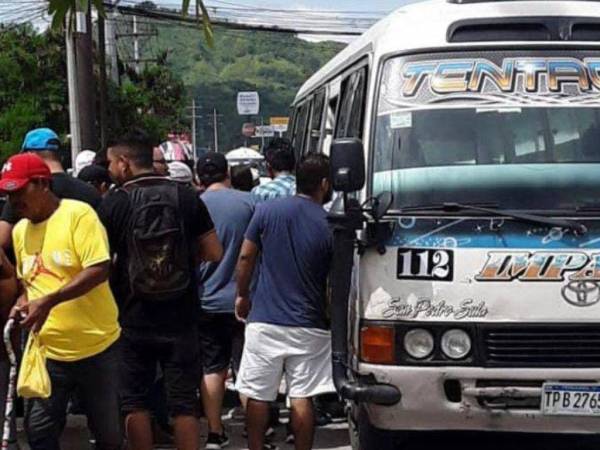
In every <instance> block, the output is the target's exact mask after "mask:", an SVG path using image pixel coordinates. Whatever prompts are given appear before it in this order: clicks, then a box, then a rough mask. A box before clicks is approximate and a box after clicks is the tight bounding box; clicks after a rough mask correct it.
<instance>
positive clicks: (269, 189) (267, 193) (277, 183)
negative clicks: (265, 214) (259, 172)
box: [252, 173, 296, 203]
mask: <svg viewBox="0 0 600 450" xmlns="http://www.w3.org/2000/svg"><path fill="white" fill-rule="evenodd" d="M293 195H296V177H294V176H293V175H290V174H289V173H286V174H283V175H279V176H278V177H276V178H275V179H273V180H271V181H269V182H268V183H266V184H263V185H260V186H256V187H255V188H254V189H252V197H253V199H254V201H255V202H256V203H260V202H266V201H268V200H274V199H276V198H281V197H291V196H293Z"/></svg>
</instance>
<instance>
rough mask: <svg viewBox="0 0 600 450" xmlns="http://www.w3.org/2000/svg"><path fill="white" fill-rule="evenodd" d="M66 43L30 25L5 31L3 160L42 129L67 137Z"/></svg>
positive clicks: (0, 92)
mask: <svg viewBox="0 0 600 450" xmlns="http://www.w3.org/2000/svg"><path fill="white" fill-rule="evenodd" d="M64 61H65V49H64V40H63V39H62V37H61V36H60V35H59V34H57V33H55V32H50V33H47V34H45V35H41V34H38V33H37V32H36V31H35V30H34V29H33V27H31V26H30V25H23V26H19V27H16V28H15V27H11V29H8V28H4V27H2V26H0V158H4V157H6V156H7V155H9V154H12V153H15V152H16V151H18V150H19V149H20V147H21V142H22V140H23V136H24V135H25V133H26V132H27V131H28V130H30V129H31V128H34V127H37V126H49V127H52V128H55V129H57V130H60V131H64V130H65V129H66V126H67V125H68V123H69V119H68V110H67V107H66V105H67V102H66V98H67V87H66V83H65V81H64V80H66V69H65V67H64Z"/></svg>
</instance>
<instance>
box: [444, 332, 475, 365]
mask: <svg viewBox="0 0 600 450" xmlns="http://www.w3.org/2000/svg"><path fill="white" fill-rule="evenodd" d="M441 344H442V345H441V346H442V351H443V352H444V354H445V355H446V356H447V357H448V358H451V359H462V358H464V357H465V356H467V355H468V354H469V352H470V351H471V338H470V337H469V335H468V334H467V332H465V331H463V330H458V329H453V330H448V331H446V332H445V333H444V335H443V336H442V342H441Z"/></svg>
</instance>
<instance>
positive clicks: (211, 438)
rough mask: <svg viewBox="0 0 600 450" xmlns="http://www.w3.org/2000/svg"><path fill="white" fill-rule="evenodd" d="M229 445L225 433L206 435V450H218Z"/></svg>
mask: <svg viewBox="0 0 600 450" xmlns="http://www.w3.org/2000/svg"><path fill="white" fill-rule="evenodd" d="M228 445H229V438H228V437H227V435H226V434H225V432H223V433H221V434H217V433H208V439H207V440H206V446H205V447H204V448H206V450H220V449H222V448H225V447H227V446H228Z"/></svg>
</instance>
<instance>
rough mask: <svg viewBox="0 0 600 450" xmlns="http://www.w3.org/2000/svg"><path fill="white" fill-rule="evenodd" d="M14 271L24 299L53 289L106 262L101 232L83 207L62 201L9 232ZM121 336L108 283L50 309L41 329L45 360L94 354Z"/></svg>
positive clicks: (93, 215)
mask: <svg viewBox="0 0 600 450" xmlns="http://www.w3.org/2000/svg"><path fill="white" fill-rule="evenodd" d="M13 245H14V249H15V255H16V257H17V272H18V276H19V278H20V279H21V280H22V282H23V284H24V286H25V288H26V289H27V295H28V298H29V301H31V300H36V299H38V298H40V297H43V296H45V295H48V294H51V293H54V292H56V291H58V290H59V289H60V288H62V287H63V286H65V285H67V284H68V283H69V282H70V281H71V280H72V279H73V277H75V276H76V275H77V274H78V273H80V272H81V271H82V270H83V269H85V268H87V267H90V266H93V265H96V264H99V263H103V262H106V261H109V260H110V253H109V248H108V238H107V236H106V230H105V229H104V227H103V226H102V224H101V223H100V220H99V219H98V216H97V215H96V212H95V211H94V210H93V209H92V208H91V207H90V206H88V205H87V204H85V203H82V202H78V201H75V200H64V199H63V200H61V202H60V206H59V207H58V209H57V210H56V211H55V212H54V214H52V216H51V217H50V218H49V219H48V220H46V221H45V222H42V223H37V224H33V223H31V222H30V221H29V220H27V219H23V220H21V221H20V222H19V223H18V224H17V225H16V226H15V228H14V230H13ZM120 334H121V328H120V327H119V323H118V310H117V305H116V302H115V299H114V297H113V295H112V292H111V291H110V288H109V286H108V282H104V283H102V284H100V285H98V286H96V287H95V288H94V289H92V290H91V291H90V292H88V293H87V294H86V295H84V296H82V297H79V298H75V299H73V300H69V301H66V302H63V303H61V304H59V305H57V306H55V307H54V308H52V310H51V311H50V315H49V316H48V320H46V323H45V324H44V326H43V327H42V329H41V331H40V342H41V343H42V345H45V346H46V350H47V357H48V358H50V359H55V360H59V361H77V360H80V359H83V358H89V357H90V356H94V355H97V354H99V353H101V352H103V351H104V350H106V349H107V348H108V347H109V346H110V345H111V344H113V343H114V342H115V341H116V340H117V339H118V338H119V335H120Z"/></svg>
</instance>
